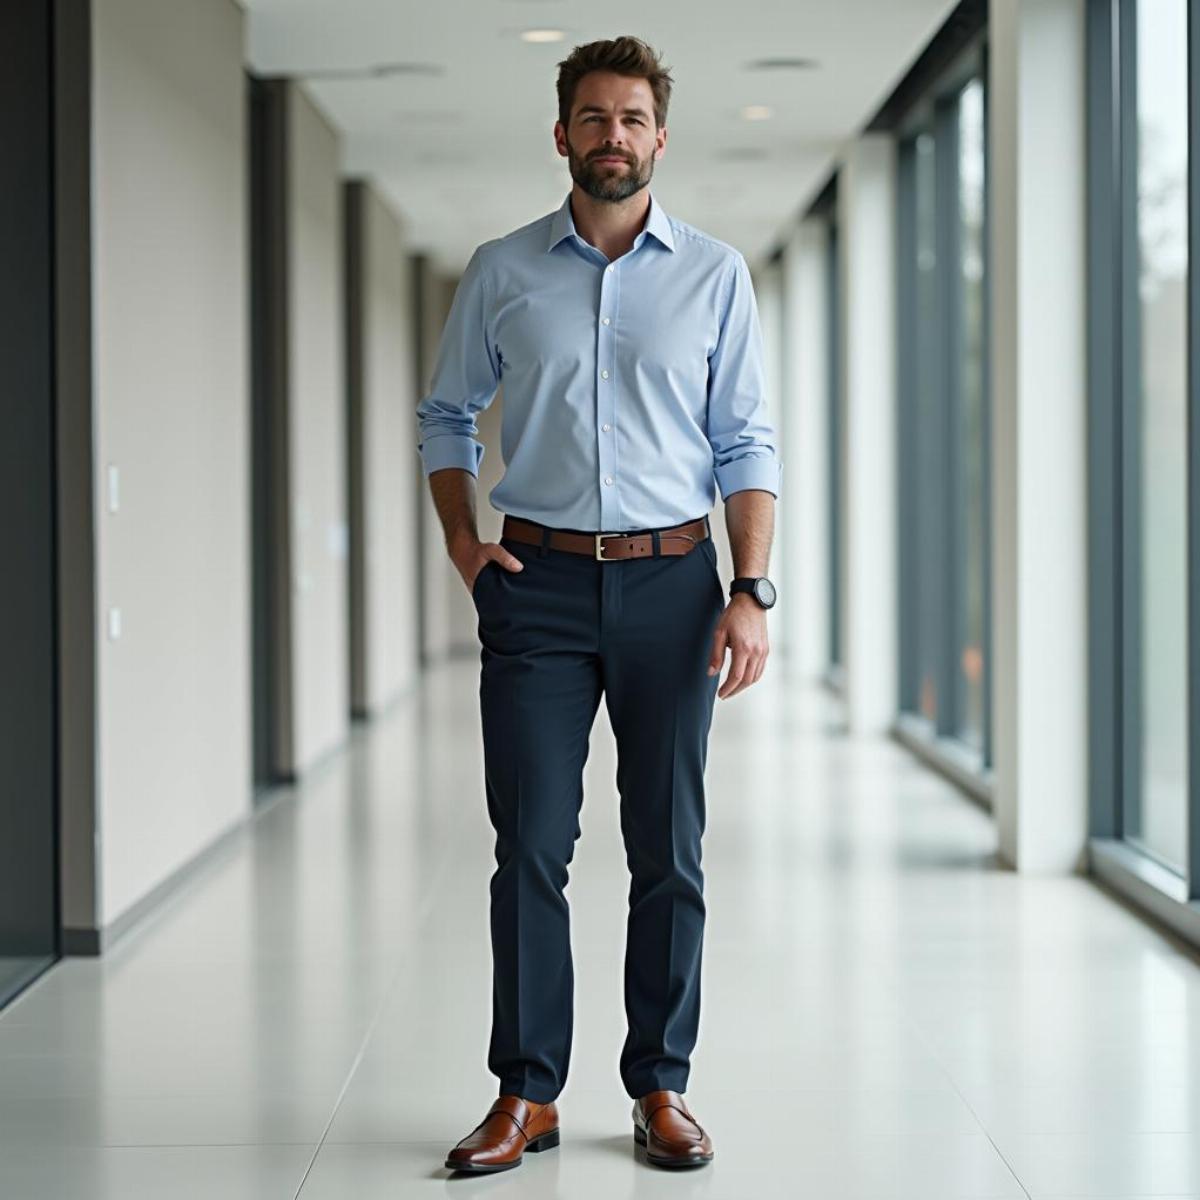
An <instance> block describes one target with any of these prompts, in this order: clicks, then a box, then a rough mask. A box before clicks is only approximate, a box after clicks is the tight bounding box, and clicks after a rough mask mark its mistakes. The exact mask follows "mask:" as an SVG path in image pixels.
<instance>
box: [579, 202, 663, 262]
mask: <svg viewBox="0 0 1200 1200" xmlns="http://www.w3.org/2000/svg"><path fill="white" fill-rule="evenodd" d="M649 215H650V189H649V188H648V187H644V188H639V189H638V190H637V191H636V192H634V194H633V195H632V196H629V197H627V198H626V199H624V200H618V201H615V202H614V201H611V200H597V199H595V198H594V197H593V196H589V195H588V194H587V192H585V191H584V190H583V189H582V188H581V187H580V186H579V185H578V184H575V185H574V187H572V188H571V217H572V219H573V220H574V222H575V231H576V232H577V233H578V234H579V236H580V237H581V238H583V240H584V241H585V242H587V243H588V244H589V245H592V246H595V247H596V249H597V250H599V251H601V253H603V254H606V255H607V256H608V257H609V258H619V257H620V256H621V255H622V254H624V253H625V252H626V251H627V250H628V249H629V248H630V247H631V246H632V245H633V239H634V238H635V237H637V235H638V234H639V233H641V231H642V228H643V227H644V226H645V224H646V219H647V218H648V217H649Z"/></svg>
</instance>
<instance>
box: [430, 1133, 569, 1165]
mask: <svg viewBox="0 0 1200 1200" xmlns="http://www.w3.org/2000/svg"><path fill="white" fill-rule="evenodd" d="M558 1140H559V1133H558V1130H557V1129H550V1130H548V1131H547V1132H546V1133H543V1134H542V1135H541V1136H540V1137H535V1138H534V1139H533V1141H531V1142H530V1143H529V1144H528V1145H527V1146H526V1147H525V1149H524V1150H522V1151H521V1154H520V1155H518V1157H516V1158H514V1159H513V1160H512V1162H507V1163H469V1162H467V1163H463V1162H456V1161H455V1160H454V1159H451V1158H448V1159H446V1166H447V1167H449V1168H450V1170H451V1171H463V1172H464V1173H466V1174H469V1175H492V1174H494V1173H495V1172H496V1171H511V1170H512V1169H513V1167H519V1166H520V1165H521V1159H522V1158H523V1157H524V1156H525V1155H526V1154H541V1152H542V1151H543V1150H553V1149H554V1147H555V1146H557V1145H558Z"/></svg>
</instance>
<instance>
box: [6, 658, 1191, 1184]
mask: <svg viewBox="0 0 1200 1200" xmlns="http://www.w3.org/2000/svg"><path fill="white" fill-rule="evenodd" d="M477 677H478V662H477V660H476V659H474V658H471V659H467V660H464V661H459V662H457V663H455V664H453V665H451V666H447V667H444V668H441V669H439V670H437V671H435V672H434V673H433V674H432V675H431V676H430V678H429V679H428V681H427V683H426V686H425V687H424V689H423V690H422V691H421V693H420V694H419V695H417V696H415V697H413V698H412V699H411V700H408V701H405V702H403V703H402V704H401V705H400V706H399V707H398V708H396V709H395V710H393V712H392V714H390V715H389V716H388V717H387V718H386V719H385V720H384V721H382V722H381V723H379V724H377V725H375V726H374V727H372V728H371V730H370V731H369V732H367V733H365V734H362V733H356V735H355V737H354V739H353V743H352V746H351V748H350V749H349V750H348V751H347V753H345V754H344V755H340V756H338V757H336V758H334V759H332V760H329V761H328V762H327V763H326V764H325V765H324V766H322V767H321V768H320V769H319V770H318V772H317V774H316V775H315V777H314V778H312V779H311V780H310V781H309V782H308V783H307V784H306V785H305V786H304V788H303V789H302V792H301V795H300V796H299V798H298V801H297V803H294V804H293V803H284V804H282V805H278V806H276V807H274V808H272V809H271V810H270V811H268V812H266V813H265V814H264V815H263V816H262V817H261V818H260V819H259V821H257V822H256V823H255V824H254V825H253V826H252V827H251V831H250V832H249V833H248V835H247V836H246V837H245V838H244V839H242V840H240V841H239V842H238V844H237V845H236V846H235V847H234V848H233V849H232V850H231V852H230V853H229V854H228V855H227V856H225V857H224V858H223V860H222V861H221V862H220V863H218V864H215V865H214V866H213V867H212V869H211V870H209V871H208V872H206V873H205V874H204V875H203V877H201V878H199V879H197V880H195V881H194V882H193V883H192V884H191V885H190V886H189V887H188V888H187V890H186V891H185V892H183V893H181V894H179V895H178V896H176V897H175V898H174V899H173V900H172V901H171V902H170V903H169V904H168V905H167V906H166V907H165V908H163V909H162V910H160V911H159V912H158V913H156V914H155V915H154V916H153V917H152V918H151V919H150V920H148V921H147V922H146V923H145V924H144V925H142V926H141V927H140V928H138V929H137V930H135V931H134V932H132V933H131V934H130V935H129V936H128V937H127V938H126V939H124V940H123V941H122V942H121V943H119V944H118V945H117V946H116V947H115V948H114V949H113V950H112V951H110V952H109V954H108V955H107V956H105V957H103V958H101V959H68V960H65V961H64V962H62V963H60V964H58V965H57V966H55V967H54V968H53V969H52V970H51V971H50V972H49V973H47V974H46V975H45V976H43V977H42V978H41V979H40V980H39V981H38V982H37V983H36V984H35V985H34V986H33V987H32V988H30V989H29V990H28V991H26V992H25V993H24V994H23V995H22V996H21V997H20V998H19V999H18V1000H17V1001H15V1002H14V1003H13V1004H12V1005H11V1006H10V1007H9V1008H8V1009H7V1010H6V1011H5V1012H4V1013H3V1014H0V1197H4V1200H34V1198H36V1197H54V1198H55V1200H72V1198H75V1197H87V1198H89V1200H91V1198H109V1197H112V1198H118V1197H119V1198H120V1200H140V1198H143V1197H154V1198H155V1200H161V1198H162V1197H171V1198H172V1200H188V1198H190V1197H205V1198H206V1200H208V1198H211V1197H217V1196H219V1197H222V1200H234V1198H238V1197H253V1198H254V1200H268V1198H272V1197H292V1196H296V1195H300V1196H302V1197H304V1200H316V1198H318V1197H332V1198H335V1200H344V1198H346V1197H353V1198H354V1200H371V1198H373V1197H376V1196H379V1197H385V1196H386V1197H405V1196H410V1195H413V1196H416V1195H422V1194H426V1193H429V1192H431V1191H439V1192H440V1191H443V1190H446V1191H450V1190H454V1191H455V1194H459V1192H458V1189H461V1194H466V1193H475V1192H477V1191H482V1190H484V1189H486V1190H487V1191H488V1192H489V1194H493V1195H500V1194H503V1195H506V1196H507V1195H513V1196H520V1197H522V1198H524V1197H534V1198H536V1197H563V1198H565V1200H590V1198H593V1197H604V1198H605V1200H616V1198H620V1197H657V1196H672V1197H682V1196H688V1197H701V1196H703V1197H711V1198H721V1200H748V1198H750V1197H759V1196H764V1197H776V1196H778V1197H789V1198H790V1197H812V1198H814V1200H838V1198H839V1197H860V1198H877V1200H884V1198H887V1200H892V1198H898V1197H914V1198H916V1197H919V1198H921V1200H941V1198H949V1197H976V1198H979V1197H1009V1196H1012V1197H1022V1196H1030V1197H1036V1198H1038V1200H1051V1198H1054V1197H1067V1196H1103V1197H1109V1198H1119V1200H1136V1198H1138V1197H1149V1196H1155V1197H1160V1198H1161V1197H1189V1196H1190V1197H1193V1200H1194V1198H1196V1197H1200V967H1198V966H1197V962H1196V959H1195V958H1194V957H1193V956H1192V955H1191V954H1190V953H1186V952H1181V949H1180V947H1178V946H1177V945H1176V944H1174V943H1172V942H1171V941H1169V940H1168V939H1167V938H1165V937H1164V936H1162V935H1160V934H1158V933H1156V932H1155V931H1154V930H1153V929H1152V928H1151V927H1150V926H1149V925H1147V924H1145V923H1144V922H1143V921H1142V920H1141V919H1140V918H1139V917H1138V916H1137V915H1136V914H1135V913H1133V912H1132V911H1131V910H1129V909H1127V908H1125V907H1124V906H1123V905H1121V904H1120V903H1118V902H1116V901H1115V900H1113V899H1111V898H1110V897H1109V896H1108V895H1107V894H1106V893H1104V892H1102V891H1101V890H1100V889H1099V888H1098V887H1096V886H1095V885H1093V884H1091V883H1090V882H1088V881H1087V880H1083V879H1038V878H1022V877H1019V876H1016V875H1014V874H1013V873H1012V872H1009V871H1006V870H997V869H996V867H995V863H994V858H993V850H994V845H995V837H994V833H993V830H992V826H991V823H990V821H989V819H988V818H987V816H986V815H985V814H984V813H983V812H982V811H981V810H980V809H978V808H977V807H976V806H975V805H974V804H972V803H971V802H970V801H968V800H966V799H964V798H962V797H961V796H959V795H958V794H957V793H956V792H955V791H954V790H953V789H952V788H951V787H950V786H949V785H948V784H946V783H944V782H942V781H941V780H940V779H939V778H938V777H936V776H934V775H932V774H930V773H929V772H928V771H927V770H926V769H925V768H923V767H922V766H921V765H920V764H919V763H917V761H916V760H914V759H913V758H912V757H910V756H909V755H908V754H906V753H905V752H904V751H903V750H902V749H900V748H899V747H898V746H896V745H895V744H893V743H891V742H889V741H886V740H853V739H848V738H846V737H844V736H842V735H841V734H840V733H839V732H838V729H837V713H836V706H835V705H834V704H833V702H832V701H831V700H830V699H829V697H828V696H827V695H825V694H824V693H822V692H820V691H818V690H814V689H809V690H804V689H800V688H797V687H788V686H785V684H784V680H783V676H782V668H781V667H775V665H774V664H772V669H769V670H768V674H767V676H766V678H764V680H763V681H762V682H760V683H759V684H758V685H756V686H755V687H754V688H752V689H750V690H749V691H748V692H746V693H744V694H743V695H741V696H739V697H736V698H735V699H733V700H732V701H728V702H726V701H718V709H717V715H716V719H715V722H714V730H713V737H712V742H711V752H710V760H709V771H708V784H709V818H708V831H707V833H706V835H705V861H704V865H705V872H706V898H707V901H708V913H709V916H708V927H707V937H706V941H705V955H704V991H703V1003H702V1016H701V1029H700V1042H699V1045H698V1046H697V1048H696V1053H695V1055H694V1057H693V1068H692V1078H691V1082H690V1085H689V1088H688V1092H687V1096H688V1100H689V1101H690V1102H691V1104H692V1106H693V1108H694V1109H695V1111H696V1112H697V1115H698V1116H699V1117H700V1119H701V1121H702V1122H703V1123H704V1124H705V1125H706V1127H707V1128H708V1129H709V1130H710V1132H711V1134H712V1136H713V1140H714V1144H715V1147H716V1158H715V1160H714V1162H713V1164H712V1165H711V1166H710V1167H706V1168H702V1169H700V1170H698V1171H692V1172H688V1173H686V1174H679V1173H668V1172H663V1171H660V1170H657V1169H655V1168H653V1167H650V1166H647V1165H646V1163H645V1161H644V1159H642V1158H641V1157H640V1156H635V1154H634V1151H633V1142H632V1135H631V1128H630V1120H629V1100H628V1098H627V1097H626V1096H625V1094H624V1090H623V1089H622V1087H621V1084H620V1079H619V1077H618V1074H617V1067H616V1064H617V1057H618V1054H619V1051H620V1046H621V1041H622V1038H623V1036H624V1025H623V1019H624V1018H623V1013H622V1009H621V956H622V951H623V945H624V917H625V903H626V890H627V887H628V878H627V875H626V872H625V866H624V855H623V851H622V847H621V843H620V831H619V826H618V823H617V808H616V793H615V785H614V773H615V754H614V747H613V742H612V734H611V731H610V729H609V726H608V722H607V719H606V717H605V715H604V709H603V705H602V706H601V711H600V715H599V717H598V718H597V723H596V727H595V730H594V731H593V741H592V747H593V748H592V753H591V756H590V759H589V762H588V766H587V776H586V785H585V786H586V799H585V803H584V813H583V838H582V840H581V841H580V842H579V844H578V847H577V851H576V858H575V862H574V863H573V865H572V873H571V883H570V886H569V888H568V895H569V897H570V899H571V902H572V929H573V937H574V945H575V958H576V1018H575V1038H574V1053H573V1057H572V1065H571V1076H570V1079H569V1081H568V1083H567V1086H566V1089H565V1091H564V1092H563V1095H562V1097H561V1098H560V1108H561V1117H562V1130H563V1137H562V1144H561V1146H560V1147H559V1148H558V1149H557V1150H553V1151H551V1152H549V1153H547V1154H542V1155H539V1156H536V1157H529V1158H527V1159H526V1161H525V1163H524V1164H523V1165H522V1166H521V1167H520V1168H518V1169H517V1170H515V1171H511V1172H506V1173H504V1174H501V1175H494V1176H484V1177H479V1178H472V1177H461V1176H453V1177H452V1176H451V1175H450V1173H449V1172H447V1171H446V1170H444V1168H443V1167H442V1161H443V1158H444V1155H445V1151H446V1150H447V1148H448V1147H449V1146H450V1145H452V1144H453V1143H454V1142H455V1141H457V1140H458V1138H460V1137H461V1136H463V1134H465V1133H466V1132H467V1131H468V1130H469V1129H470V1128H471V1127H472V1126H473V1125H474V1124H475V1123H476V1122H477V1121H478V1120H479V1119H480V1118H481V1117H482V1116H483V1113H484V1112H485V1111H486V1109H487V1106H488V1104H489V1103H490V1101H491V1099H492V1097H493V1096H494V1092H495V1081H494V1080H493V1078H492V1076H491V1075H489V1074H488V1073H487V1070H486V1066H485V1061H484V1060H485V1054H486V1048H487V1038H488V1021H489V1016H490V990H489V989H490V957H489V955H490V951H489V943H488V935H487V895H488V877H489V874H490V871H491V868H492V865H493V860H492V857H491V855H492V840H491V829H490V826H489V825H488V823H487V816H486V812H485V809H484V807H483V792H482V759H481V755H480V750H479V725H478V721H479V716H478V707H477V691H476V687H477Z"/></svg>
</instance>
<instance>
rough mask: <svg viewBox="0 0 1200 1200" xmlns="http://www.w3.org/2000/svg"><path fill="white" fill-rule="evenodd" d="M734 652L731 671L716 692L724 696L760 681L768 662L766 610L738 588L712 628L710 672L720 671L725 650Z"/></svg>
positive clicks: (716, 672) (732, 694)
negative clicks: (714, 627) (715, 626)
mask: <svg viewBox="0 0 1200 1200" xmlns="http://www.w3.org/2000/svg"><path fill="white" fill-rule="evenodd" d="M727 647H728V649H730V650H731V651H732V652H733V658H732V660H731V661H730V664H729V673H728V674H727V675H726V676H725V681H724V683H722V684H721V686H720V688H719V689H718V691H717V695H718V696H720V697H721V699H722V700H726V699H728V698H729V697H730V696H736V695H737V694H738V692H740V691H742V690H744V689H745V688H748V687H749V686H750V685H751V684H752V683H757V682H758V681H759V679H761V678H762V673H763V668H764V667H765V666H766V665H767V654H768V653H769V651H770V647H769V646H768V645H767V611H766V609H765V608H762V607H761V606H760V605H759V603H758V601H757V600H755V599H754V597H753V596H751V595H749V594H747V593H745V592H738V593H737V595H735V596H734V597H733V598H732V599H731V600H730V601H729V603H728V604H727V605H726V606H725V611H724V612H723V613H722V614H721V619H720V620H719V621H718V622H717V628H716V630H715V631H714V632H713V646H712V653H711V654H710V655H709V656H708V673H709V675H710V676H712V675H716V674H718V673H719V672H720V670H721V667H722V665H723V664H724V662H725V650H726V648H727Z"/></svg>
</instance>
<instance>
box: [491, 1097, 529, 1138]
mask: <svg viewBox="0 0 1200 1200" xmlns="http://www.w3.org/2000/svg"><path fill="white" fill-rule="evenodd" d="M517 1103H518V1104H520V1103H521V1102H520V1101H518V1102H517ZM521 1107H522V1108H523V1107H524V1105H523V1104H522V1105H521ZM493 1113H503V1114H504V1115H505V1116H506V1117H508V1118H509V1120H511V1121H512V1123H513V1124H514V1125H515V1126H516V1127H517V1128H518V1129H519V1130H520V1131H521V1136H522V1137H523V1138H524V1139H525V1140H526V1141H529V1134H527V1133H526V1132H525V1126H524V1125H523V1124H522V1123H521V1120H520V1118H519V1117H518V1116H517V1114H516V1113H515V1112H513V1111H512V1108H510V1107H509V1106H508V1105H506V1104H505V1103H504V1102H503V1100H502V1099H501V1100H497V1101H496V1103H495V1104H493V1105H492V1107H491V1108H489V1109H488V1114H487V1115H488V1117H490V1116H491V1115H492V1114H493ZM486 1120H487V1117H484V1121H486ZM480 1124H483V1122H482V1121H481V1122H480Z"/></svg>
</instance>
